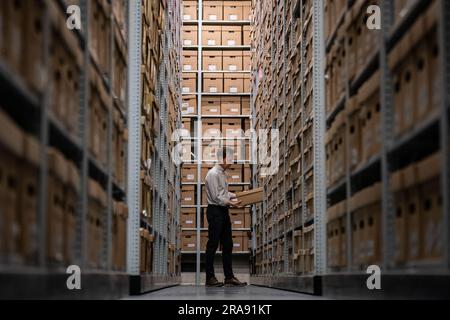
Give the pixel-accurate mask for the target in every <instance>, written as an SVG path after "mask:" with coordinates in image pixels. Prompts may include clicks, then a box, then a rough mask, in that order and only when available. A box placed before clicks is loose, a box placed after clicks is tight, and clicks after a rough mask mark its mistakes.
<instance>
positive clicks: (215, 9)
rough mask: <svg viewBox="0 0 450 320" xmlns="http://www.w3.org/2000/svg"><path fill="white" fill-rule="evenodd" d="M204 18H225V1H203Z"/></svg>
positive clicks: (214, 19)
mask: <svg viewBox="0 0 450 320" xmlns="http://www.w3.org/2000/svg"><path fill="white" fill-rule="evenodd" d="M203 20H209V21H218V20H223V1H203Z"/></svg>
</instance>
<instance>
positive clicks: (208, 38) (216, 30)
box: [202, 26, 222, 46]
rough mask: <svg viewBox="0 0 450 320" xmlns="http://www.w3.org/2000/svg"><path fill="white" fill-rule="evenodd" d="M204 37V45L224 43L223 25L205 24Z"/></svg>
mask: <svg viewBox="0 0 450 320" xmlns="http://www.w3.org/2000/svg"><path fill="white" fill-rule="evenodd" d="M202 38H203V39H202V45H204V46H220V45H222V27H221V26H203V31H202Z"/></svg>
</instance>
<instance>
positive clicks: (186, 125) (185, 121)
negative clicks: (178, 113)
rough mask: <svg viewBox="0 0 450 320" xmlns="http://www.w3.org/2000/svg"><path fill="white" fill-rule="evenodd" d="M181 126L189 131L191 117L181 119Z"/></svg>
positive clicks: (190, 129) (190, 128)
mask: <svg viewBox="0 0 450 320" xmlns="http://www.w3.org/2000/svg"><path fill="white" fill-rule="evenodd" d="M181 128H182V129H184V130H186V131H188V132H189V133H190V132H191V131H192V127H191V119H189V118H186V119H183V120H182V121H181Z"/></svg>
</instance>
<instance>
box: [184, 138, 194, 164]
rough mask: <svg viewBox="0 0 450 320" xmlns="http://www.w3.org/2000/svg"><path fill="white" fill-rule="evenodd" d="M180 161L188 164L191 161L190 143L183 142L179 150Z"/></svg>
mask: <svg viewBox="0 0 450 320" xmlns="http://www.w3.org/2000/svg"><path fill="white" fill-rule="evenodd" d="M181 159H182V160H183V161H186V162H190V161H191V160H193V159H192V142H191V141H189V140H188V141H183V142H182V148H181Z"/></svg>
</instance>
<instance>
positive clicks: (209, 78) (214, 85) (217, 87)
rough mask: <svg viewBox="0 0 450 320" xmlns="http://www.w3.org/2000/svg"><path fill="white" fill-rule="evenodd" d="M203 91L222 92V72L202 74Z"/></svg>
mask: <svg viewBox="0 0 450 320" xmlns="http://www.w3.org/2000/svg"><path fill="white" fill-rule="evenodd" d="M203 92H205V93H221V92H223V73H205V74H204V75H203Z"/></svg>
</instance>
